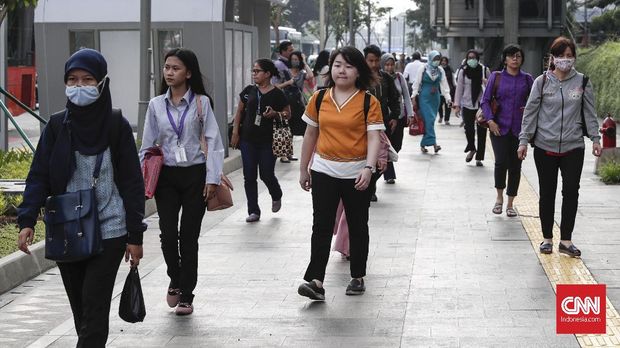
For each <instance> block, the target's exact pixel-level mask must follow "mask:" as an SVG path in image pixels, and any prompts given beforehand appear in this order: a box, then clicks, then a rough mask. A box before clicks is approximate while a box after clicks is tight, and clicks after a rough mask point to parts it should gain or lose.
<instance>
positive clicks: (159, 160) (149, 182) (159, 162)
mask: <svg viewBox="0 0 620 348" xmlns="http://www.w3.org/2000/svg"><path fill="white" fill-rule="evenodd" d="M163 165H164V153H163V152H162V151H161V148H160V147H159V146H153V147H149V148H148V149H146V153H145V154H144V161H143V163H142V176H143V177H144V196H145V197H146V198H147V199H151V198H153V196H154V195H155V190H157V182H158V181H159V173H160V172H161V167H162V166H163Z"/></svg>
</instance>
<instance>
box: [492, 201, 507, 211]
mask: <svg viewBox="0 0 620 348" xmlns="http://www.w3.org/2000/svg"><path fill="white" fill-rule="evenodd" d="M503 206H504V203H503V202H502V203H497V202H496V203H495V205H494V206H493V214H501V213H502V207H503ZM506 213H508V212H506Z"/></svg>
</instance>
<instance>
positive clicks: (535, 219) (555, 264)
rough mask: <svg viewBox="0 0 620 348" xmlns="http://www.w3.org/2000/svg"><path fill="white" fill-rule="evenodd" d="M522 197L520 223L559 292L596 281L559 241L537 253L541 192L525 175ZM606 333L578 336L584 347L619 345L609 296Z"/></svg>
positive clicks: (618, 321) (619, 323)
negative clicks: (545, 251) (560, 247)
mask: <svg viewBox="0 0 620 348" xmlns="http://www.w3.org/2000/svg"><path fill="white" fill-rule="evenodd" d="M519 186H520V187H519V197H518V198H517V199H516V200H515V205H516V208H517V211H518V212H519V215H520V217H521V223H522V224H523V227H524V228H525V231H526V232H527V234H528V236H529V238H530V241H531V243H532V247H533V248H534V251H535V252H536V254H537V255H538V259H539V260H540V263H541V264H542V266H543V269H544V270H545V273H547V277H548V278H549V281H550V282H551V284H552V286H553V291H555V292H556V293H557V291H556V285H557V284H597V282H596V280H595V279H594V277H593V276H592V273H590V271H589V270H588V268H587V267H586V265H585V264H584V262H583V261H582V260H581V259H580V258H572V257H567V256H565V255H560V253H559V252H558V250H557V243H554V246H553V253H552V254H549V255H544V254H541V253H539V252H538V247H539V244H540V242H542V240H543V235H542V231H541V229H540V219H539V216H538V195H537V194H536V191H534V189H533V188H532V186H531V185H530V183H529V182H528V181H527V179H526V178H525V177H524V176H521V185H519ZM553 240H554V241H559V240H560V228H559V226H558V225H557V224H554V226H553ZM606 303H607V333H606V334H605V335H576V337H577V341H578V342H579V344H580V345H581V346H582V347H610V346H611V347H613V346H616V347H620V315H618V312H617V311H616V309H615V308H614V306H613V305H612V303H611V301H610V300H609V298H607V301H606Z"/></svg>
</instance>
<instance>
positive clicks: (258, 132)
mask: <svg viewBox="0 0 620 348" xmlns="http://www.w3.org/2000/svg"><path fill="white" fill-rule="evenodd" d="M239 97H240V98H241V101H242V102H243V104H245V110H244V112H243V114H242V115H243V120H242V122H241V140H244V141H248V142H252V143H271V141H272V139H273V119H268V118H265V117H261V122H260V126H257V125H256V124H255V123H254V121H255V120H256V109H257V107H258V101H259V99H260V113H261V115H262V114H263V113H264V112H265V109H266V107H267V105H269V106H271V108H272V109H273V110H275V111H282V110H284V108H285V107H286V106H287V105H288V101H287V99H286V96H285V95H284V92H282V90H280V89H279V88H277V87H274V88H273V89H272V90H270V91H269V92H267V93H265V94H262V93H261V92H260V91H259V89H258V87H256V86H255V85H248V86H247V87H245V88H244V89H243V91H241V93H240V94H239Z"/></svg>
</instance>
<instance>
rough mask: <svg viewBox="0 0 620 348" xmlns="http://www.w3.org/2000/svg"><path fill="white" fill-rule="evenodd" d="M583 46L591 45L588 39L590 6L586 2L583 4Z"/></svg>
mask: <svg viewBox="0 0 620 348" xmlns="http://www.w3.org/2000/svg"><path fill="white" fill-rule="evenodd" d="M583 19H584V21H585V22H584V24H583V46H584V47H588V45H589V43H590V38H589V37H588V4H587V2H586V1H584V2H583Z"/></svg>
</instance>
